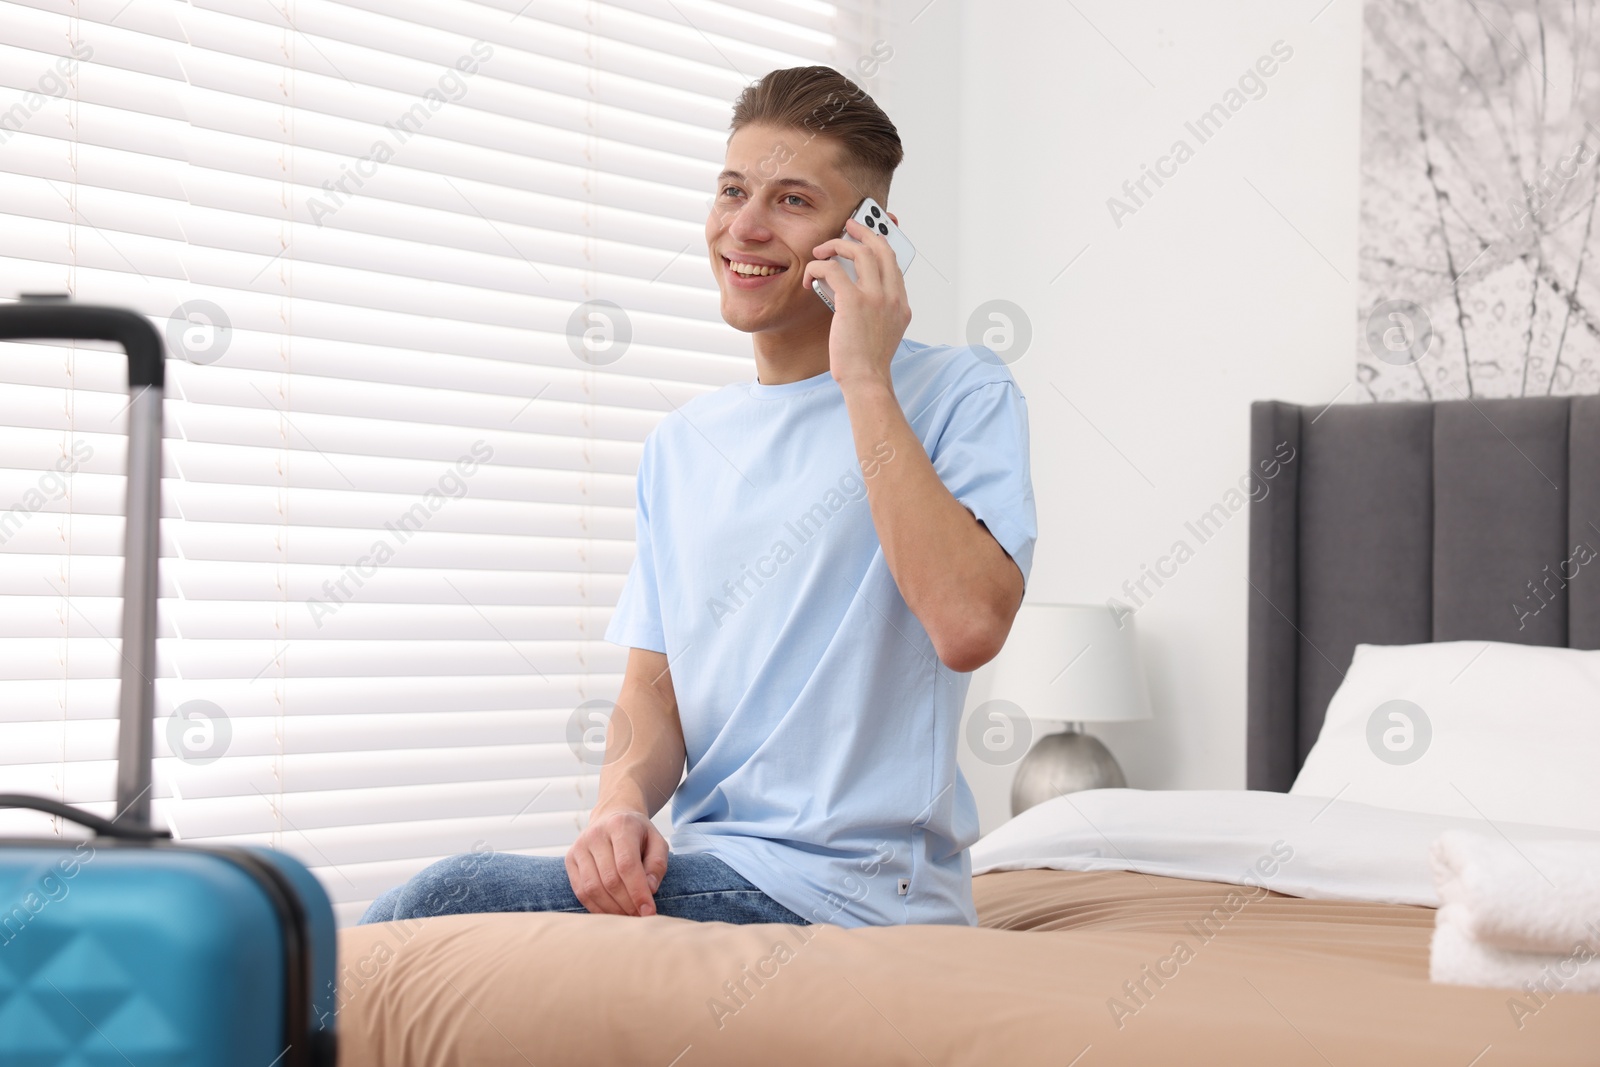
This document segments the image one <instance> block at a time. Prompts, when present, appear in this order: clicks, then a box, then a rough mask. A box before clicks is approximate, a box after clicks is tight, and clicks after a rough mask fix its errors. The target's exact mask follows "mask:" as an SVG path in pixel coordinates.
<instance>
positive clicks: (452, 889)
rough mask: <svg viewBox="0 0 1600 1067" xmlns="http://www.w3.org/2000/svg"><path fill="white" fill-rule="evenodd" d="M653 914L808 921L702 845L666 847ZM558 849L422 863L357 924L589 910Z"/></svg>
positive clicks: (740, 920)
mask: <svg viewBox="0 0 1600 1067" xmlns="http://www.w3.org/2000/svg"><path fill="white" fill-rule="evenodd" d="M655 902H656V914H658V915H671V916H674V917H676V918H680V919H695V920H698V921H700V922H725V923H790V924H792V925H795V926H809V925H811V924H810V922H809V921H808V920H806V919H802V918H801V917H800V916H798V915H796V914H795V913H794V912H792V911H790V910H789V909H788V908H786V907H784V906H783V905H782V904H779V903H778V902H777V901H776V900H773V899H772V898H771V897H769V896H767V895H766V894H765V893H763V892H762V891H761V890H759V889H757V888H756V887H755V886H754V885H752V884H750V883H749V882H748V881H746V880H745V879H744V878H743V877H742V876H741V875H740V874H739V872H738V871H735V870H734V869H733V868H732V867H729V866H728V865H727V864H726V863H723V862H722V861H721V860H719V859H717V857H715V856H713V855H711V854H710V853H708V852H671V853H668V855H667V873H666V875H665V876H664V877H663V878H662V879H661V885H660V886H659V887H658V888H657V889H656V892H655ZM588 910H589V909H588V908H585V907H584V906H583V904H582V903H580V902H579V900H578V898H577V896H576V895H574V893H573V892H572V882H571V880H570V879H569V878H568V877H567V865H566V860H565V859H564V858H563V857H561V856H517V855H512V854H510V853H505V852H468V853H463V854H462V855H459V856H451V857H450V858H449V859H443V860H440V861H439V862H437V863H435V864H433V865H431V866H429V867H426V868H424V869H423V870H422V871H421V872H419V873H418V874H417V875H416V876H414V877H413V878H412V879H411V880H410V881H409V882H406V883H405V884H404V885H400V886H396V887H395V888H393V889H391V890H389V891H388V892H387V893H385V894H383V895H382V896H381V897H379V898H378V899H377V900H374V901H373V902H372V904H371V906H369V907H368V908H367V911H366V914H364V915H362V916H361V923H363V924H365V923H381V922H390V921H392V920H395V919H422V918H427V917H429V916H433V915H464V914H468V913H471V912H483V911H572V912H587V911H588Z"/></svg>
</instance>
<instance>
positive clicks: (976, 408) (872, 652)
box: [605, 341, 1037, 926]
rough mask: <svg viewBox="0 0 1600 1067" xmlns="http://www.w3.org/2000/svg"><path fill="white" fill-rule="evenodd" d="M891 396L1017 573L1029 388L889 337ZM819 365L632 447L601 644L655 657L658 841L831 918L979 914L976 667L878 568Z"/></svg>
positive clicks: (1026, 536)
mask: <svg viewBox="0 0 1600 1067" xmlns="http://www.w3.org/2000/svg"><path fill="white" fill-rule="evenodd" d="M890 373H891V375H892V379H893V382H894V389H895V396H896V397H897V398H898V400H899V402H900V407H901V409H902V410H903V411H904V412H905V414H906V420H907V421H908V422H909V423H910V424H911V427H912V429H913V430H914V431H915V432H916V435H917V437H918V438H919V439H920V440H921V441H922V445H923V448H924V449H925V450H926V452H927V454H928V456H929V458H930V459H931V460H932V462H933V467H934V470H935V471H937V472H938V475H939V478H940V480H941V481H943V483H944V485H945V487H946V488H948V489H949V490H950V492H951V493H952V494H953V495H954V496H955V498H956V499H957V500H959V501H960V502H961V503H962V504H963V505H964V506H965V507H966V508H967V510H969V511H970V512H972V514H973V515H975V516H976V517H977V518H978V519H980V520H982V522H983V523H984V524H985V525H986V526H987V527H988V529H989V532H990V533H991V534H993V535H994V537H995V539H996V540H997V541H998V542H999V543H1000V545H1001V547H1002V548H1004V549H1005V551H1006V552H1007V553H1009V554H1010V556H1011V558H1012V559H1013V560H1015V561H1016V563H1017V565H1018V567H1019V568H1020V569H1021V572H1022V575H1023V578H1024V580H1026V578H1027V575H1028V571H1029V569H1030V567H1031V565H1032V562H1033V545H1034V541H1035V539H1036V537H1037V525H1036V519H1035V515H1034V502H1033V485H1032V481H1031V478H1030V474H1029V463H1028V413H1027V407H1026V403H1025V400H1024V398H1023V395H1022V392H1021V391H1020V390H1019V389H1018V387H1017V384H1016V382H1015V381H1014V380H1013V379H1012V377H1011V373H1010V371H1009V370H1007V369H1006V367H1005V365H1004V364H1003V363H1001V362H1000V360H999V359H998V358H997V357H996V356H995V355H994V354H993V352H991V351H989V350H988V349H983V348H977V349H974V348H970V347H964V346H963V347H949V346H937V347H935V346H929V345H923V344H918V343H917V342H914V341H902V342H901V344H900V347H899V348H898V349H897V350H896V352H895V355H894V359H893V361H892V362H891V364H890ZM896 462H900V460H899V459H898V458H897V457H895V456H894V455H893V454H892V452H891V450H890V449H889V448H888V447H887V443H885V445H884V446H883V447H880V448H879V449H878V450H877V452H876V453H872V452H869V453H868V455H867V456H866V457H865V458H864V460H863V463H864V464H865V470H863V465H862V463H858V461H857V458H856V446H855V439H854V436H853V434H852V432H851V428H850V420H849V416H848V414H847V412H846V410H845V405H844V394H843V393H842V392H841V391H840V389H839V386H838V383H837V382H835V381H834V380H833V376H832V375H831V374H830V373H828V372H827V371H823V372H822V373H821V374H819V375H816V376H815V377H812V378H806V379H804V380H802V381H797V382H786V383H784V384H781V385H762V384H761V383H759V382H741V383H738V384H735V385H728V386H724V387H723V388H721V389H718V390H716V391H715V392H712V393H708V394H705V395H702V396H698V397H696V398H694V399H693V400H691V401H689V402H688V403H686V404H684V405H683V406H682V407H680V408H679V409H678V410H676V411H674V412H672V413H671V414H669V415H667V416H666V417H665V418H664V419H662V420H661V422H660V424H658V425H657V426H656V428H655V430H653V431H652V432H651V434H650V436H649V437H648V438H647V439H646V441H645V444H644V453H643V457H642V458H641V460H640V464H639V476H638V486H637V495H638V510H637V527H638V549H637V555H636V556H635V558H634V562H633V566H632V569H631V570H630V571H629V574H628V578H627V581H626V583H625V585H624V586H623V591H622V596H621V598H620V600H619V601H618V604H617V608H616V611H615V613H614V614H613V615H612V618H611V622H610V624H609V625H608V626H607V628H606V634H605V636H606V640H608V641H612V642H615V643H617V644H619V645H624V646H630V647H635V648H645V649H653V650H654V651H657V652H664V653H665V654H666V655H667V660H668V664H669V665H670V669H671V671H672V684H673V688H674V690H675V692H676V695H677V698H678V709H679V718H680V720H681V722H682V724H683V738H684V743H685V746H686V748H687V750H688V770H687V774H686V776H685V777H684V780H683V782H682V783H681V784H680V785H679V786H678V788H677V791H676V793H674V794H673V798H672V822H673V833H672V836H671V838H670V841H669V844H670V846H671V848H672V849H673V851H675V852H686V853H687V852H709V853H711V854H712V855H715V856H717V857H718V858H719V859H721V860H722V861H723V862H724V863H726V864H728V866H730V867H732V868H733V869H734V870H736V871H738V872H739V873H740V874H741V875H743V876H744V877H745V878H747V879H749V881H751V882H752V883H754V884H755V885H756V886H757V887H758V888H760V889H761V890H762V891H763V892H765V893H766V894H767V895H768V896H770V897H772V898H773V899H774V900H776V901H778V903H780V904H782V905H784V906H785V907H787V908H788V909H789V910H791V911H793V912H795V913H797V914H799V915H801V916H802V917H804V918H807V919H810V920H811V921H812V922H829V923H834V924H836V925H839V926H882V925H895V924H900V923H955V924H965V925H968V926H971V925H976V923H977V915H976V913H975V911H974V910H973V904H972V875H971V872H972V866H971V859H970V856H969V853H968V851H967V846H968V845H970V844H971V843H972V842H973V841H975V840H976V839H977V837H978V810H977V804H976V802H975V800H974V799H973V796H972V791H971V790H970V789H969V788H968V786H967V782H966V779H965V778H964V777H963V776H962V774H961V772H960V770H959V769H958V768H957V766H956V750H957V745H958V744H959V743H960V739H959V735H960V725H961V712H962V706H963V704H964V702H965V699H966V694H967V687H968V683H969V682H970V681H971V679H972V676H971V675H970V674H966V673H958V672H955V671H951V670H950V669H949V668H947V667H946V666H945V665H944V664H943V663H941V662H939V658H938V656H937V654H936V653H935V652H934V649H933V643H932V641H931V640H930V639H929V637H928V634H927V631H926V630H925V629H924V628H923V626H922V623H921V622H919V621H918V619H917V617H916V616H915V615H914V614H912V612H911V610H910V609H909V608H908V607H907V606H906V602H905V600H904V598H902V597H901V595H900V590H899V587H898V586H896V585H895V581H894V576H893V575H892V574H891V573H890V571H889V567H888V564H887V563H886V562H885V561H884V557H883V548H882V546H881V545H880V543H879V541H878V534H877V530H876V528H875V527H874V525H873V522H872V511H871V508H870V506H869V504H868V502H867V497H866V482H865V481H864V478H865V477H867V476H871V475H873V474H874V473H875V472H876V469H877V466H878V465H881V466H882V467H885V468H887V467H890V466H892V465H893V464H894V463H896Z"/></svg>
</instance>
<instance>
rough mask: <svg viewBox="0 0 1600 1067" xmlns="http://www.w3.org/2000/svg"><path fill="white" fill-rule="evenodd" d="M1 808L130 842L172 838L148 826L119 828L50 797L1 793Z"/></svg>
mask: <svg viewBox="0 0 1600 1067" xmlns="http://www.w3.org/2000/svg"><path fill="white" fill-rule="evenodd" d="M0 808H32V809H33V810H34V811H42V812H44V813H45V814H47V815H55V816H59V817H60V818H63V819H65V820H67V821H68V822H75V823H77V824H78V825H79V826H86V827H88V828H89V829H91V830H93V831H94V832H95V833H97V834H99V835H100V836H101V837H120V838H124V839H126V840H129V841H160V840H165V839H168V838H171V837H172V833H171V832H170V831H167V830H157V829H155V828H153V827H148V826H118V825H117V824H116V823H114V822H112V821H111V820H110V819H102V818H101V817H100V816H98V815H90V814H89V813H88V812H86V811H79V810H78V809H77V808H75V807H73V806H72V805H70V804H63V803H61V801H59V800H51V799H50V798H49V797H31V796H28V795H27V794H25V793H0Z"/></svg>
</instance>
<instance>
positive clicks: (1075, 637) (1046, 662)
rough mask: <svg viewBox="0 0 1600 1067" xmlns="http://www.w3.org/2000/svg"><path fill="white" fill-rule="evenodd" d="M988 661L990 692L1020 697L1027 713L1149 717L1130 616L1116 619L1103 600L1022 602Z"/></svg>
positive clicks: (1066, 718) (1076, 718) (1072, 718)
mask: <svg viewBox="0 0 1600 1067" xmlns="http://www.w3.org/2000/svg"><path fill="white" fill-rule="evenodd" d="M990 666H991V673H990V696H992V697H994V698H997V699H1000V700H1008V701H1010V702H1011V703H1013V704H1016V705H1017V706H1018V707H1020V708H1021V709H1022V711H1023V712H1024V713H1025V714H1026V715H1027V716H1028V718H1030V719H1036V720H1044V721H1050V722H1132V721H1135V720H1138V719H1148V718H1150V717H1151V712H1150V691H1149V688H1148V686H1147V685H1146V683H1145V676H1144V671H1143V669H1142V668H1141V666H1140V663H1139V648H1138V642H1137V641H1136V639H1135V637H1134V633H1133V619H1132V618H1131V617H1130V616H1126V615H1124V616H1123V617H1122V619H1121V623H1120V625H1119V623H1118V619H1117V617H1116V616H1115V615H1114V614H1113V613H1112V611H1111V609H1110V608H1109V607H1106V606H1104V605H1101V604H1038V603H1028V602H1025V603H1023V605H1022V607H1021V608H1020V609H1018V611H1017V617H1016V620H1015V621H1014V622H1013V623H1012V624H1011V633H1010V635H1009V636H1008V637H1007V638H1006V643H1005V647H1004V648H1002V649H1001V650H1000V654H999V655H998V656H996V657H995V659H994V662H993V663H992V664H991V665H990Z"/></svg>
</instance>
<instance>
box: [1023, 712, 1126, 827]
mask: <svg viewBox="0 0 1600 1067" xmlns="http://www.w3.org/2000/svg"><path fill="white" fill-rule="evenodd" d="M1127 784H1128V780H1127V779H1126V778H1125V777H1123V774H1122V768H1121V767H1120V766H1118V764H1117V760H1116V757H1115V756H1113V755H1112V754H1111V750H1110V749H1108V748H1106V746H1105V745H1103V744H1101V743H1100V740H1099V738H1095V737H1090V736H1089V735H1088V734H1085V733H1077V732H1074V731H1068V732H1067V733H1061V734H1046V735H1045V736H1044V737H1041V738H1040V739H1039V740H1038V742H1037V743H1036V744H1034V746H1033V747H1032V748H1030V749H1029V750H1028V754H1027V755H1026V756H1024V757H1022V762H1021V763H1019V764H1018V765H1017V776H1016V778H1014V779H1013V780H1012V782H1011V814H1012V815H1014V816H1015V815H1021V814H1022V813H1023V812H1024V811H1027V810H1028V809H1029V808H1031V807H1033V806H1034V805H1035V804H1038V803H1041V802H1043V801H1046V800H1052V799H1054V798H1055V797H1058V796H1060V795H1062V794H1063V793H1075V792H1077V791H1078V790H1080V789H1123V788H1126V787H1127Z"/></svg>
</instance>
